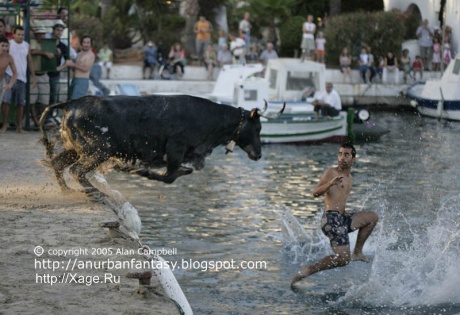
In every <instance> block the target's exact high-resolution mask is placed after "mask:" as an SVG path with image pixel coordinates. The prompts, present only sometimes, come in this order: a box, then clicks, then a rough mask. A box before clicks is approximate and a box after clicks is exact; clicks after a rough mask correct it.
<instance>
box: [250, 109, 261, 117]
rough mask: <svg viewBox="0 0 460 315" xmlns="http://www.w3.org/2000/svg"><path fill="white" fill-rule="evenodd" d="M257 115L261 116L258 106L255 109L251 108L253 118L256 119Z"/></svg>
mask: <svg viewBox="0 0 460 315" xmlns="http://www.w3.org/2000/svg"><path fill="white" fill-rule="evenodd" d="M257 116H259V113H258V112H257V108H254V109H253V110H251V119H254V118H256V117H257Z"/></svg>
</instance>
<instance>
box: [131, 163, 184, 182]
mask: <svg viewBox="0 0 460 315" xmlns="http://www.w3.org/2000/svg"><path fill="white" fill-rule="evenodd" d="M192 172H193V169H191V168H188V167H183V166H182V167H180V168H179V169H178V170H177V171H176V172H175V173H174V176H171V175H168V174H167V171H166V172H165V173H164V174H158V173H157V172H154V171H151V170H149V169H148V168H141V169H138V170H134V171H131V173H132V174H137V175H140V176H143V177H147V178H148V179H152V180H158V181H161V182H164V183H166V184H171V183H173V182H174V181H175V180H176V179H177V178H178V177H180V176H183V175H188V174H192Z"/></svg>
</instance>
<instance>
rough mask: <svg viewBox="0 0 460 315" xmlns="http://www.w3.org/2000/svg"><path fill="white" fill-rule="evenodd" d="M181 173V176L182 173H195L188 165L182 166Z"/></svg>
mask: <svg viewBox="0 0 460 315" xmlns="http://www.w3.org/2000/svg"><path fill="white" fill-rule="evenodd" d="M178 173H179V176H182V175H189V174H192V173H193V169H192V168H188V167H181V168H180V169H179V171H178Z"/></svg>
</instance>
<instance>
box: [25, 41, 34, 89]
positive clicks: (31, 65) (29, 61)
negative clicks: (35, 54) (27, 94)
mask: <svg viewBox="0 0 460 315" xmlns="http://www.w3.org/2000/svg"><path fill="white" fill-rule="evenodd" d="M27 65H28V66H29V72H30V77H31V83H32V86H35V82H36V81H35V69H34V67H33V64H32V55H31V54H30V48H29V53H28V54H27Z"/></svg>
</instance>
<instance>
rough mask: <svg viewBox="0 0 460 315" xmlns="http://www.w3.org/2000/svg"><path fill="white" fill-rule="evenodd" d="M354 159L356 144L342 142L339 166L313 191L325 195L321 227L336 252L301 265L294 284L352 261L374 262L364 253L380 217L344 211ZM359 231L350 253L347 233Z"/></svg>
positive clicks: (349, 189) (327, 174)
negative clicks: (365, 244) (367, 241)
mask: <svg viewBox="0 0 460 315" xmlns="http://www.w3.org/2000/svg"><path fill="white" fill-rule="evenodd" d="M355 158H356V150H355V148H354V147H353V145H352V144H350V143H345V144H342V145H341V147H340V149H339V155H338V166H336V167H331V168H329V169H328V170H326V171H325V172H324V173H323V175H322V176H321V179H320V181H319V182H318V184H317V185H316V187H315V189H314V190H313V197H320V196H323V195H324V210H325V211H324V214H323V218H322V220H321V229H322V231H323V233H324V234H325V235H326V236H327V237H328V238H329V240H330V242H331V247H332V250H333V251H334V253H335V254H334V255H330V256H326V257H324V258H323V259H321V260H320V261H318V262H317V263H316V264H314V265H312V266H305V267H302V269H301V270H300V271H299V272H298V273H297V274H296V275H295V276H294V278H293V279H292V282H291V287H292V286H293V285H294V283H295V282H297V281H299V280H301V279H303V278H306V277H308V276H310V275H312V274H314V273H317V272H318V271H322V270H327V269H332V268H336V267H343V266H346V265H348V264H349V263H350V261H352V260H361V261H364V262H370V261H371V260H370V259H369V258H367V257H366V256H364V255H363V246H364V243H365V242H366V240H367V238H368V237H369V235H371V233H372V230H373V229H374V227H375V226H376V224H377V222H378V220H379V217H378V215H377V214H376V213H375V212H371V211H361V212H356V213H351V212H346V211H345V204H346V201H347V198H348V196H349V194H350V191H351V186H352V176H351V174H350V170H351V167H352V166H353V163H354V162H355ZM356 230H359V232H358V239H357V240H356V245H355V249H354V251H353V253H352V254H351V253H350V241H349V239H348V233H350V232H353V231H356Z"/></svg>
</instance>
